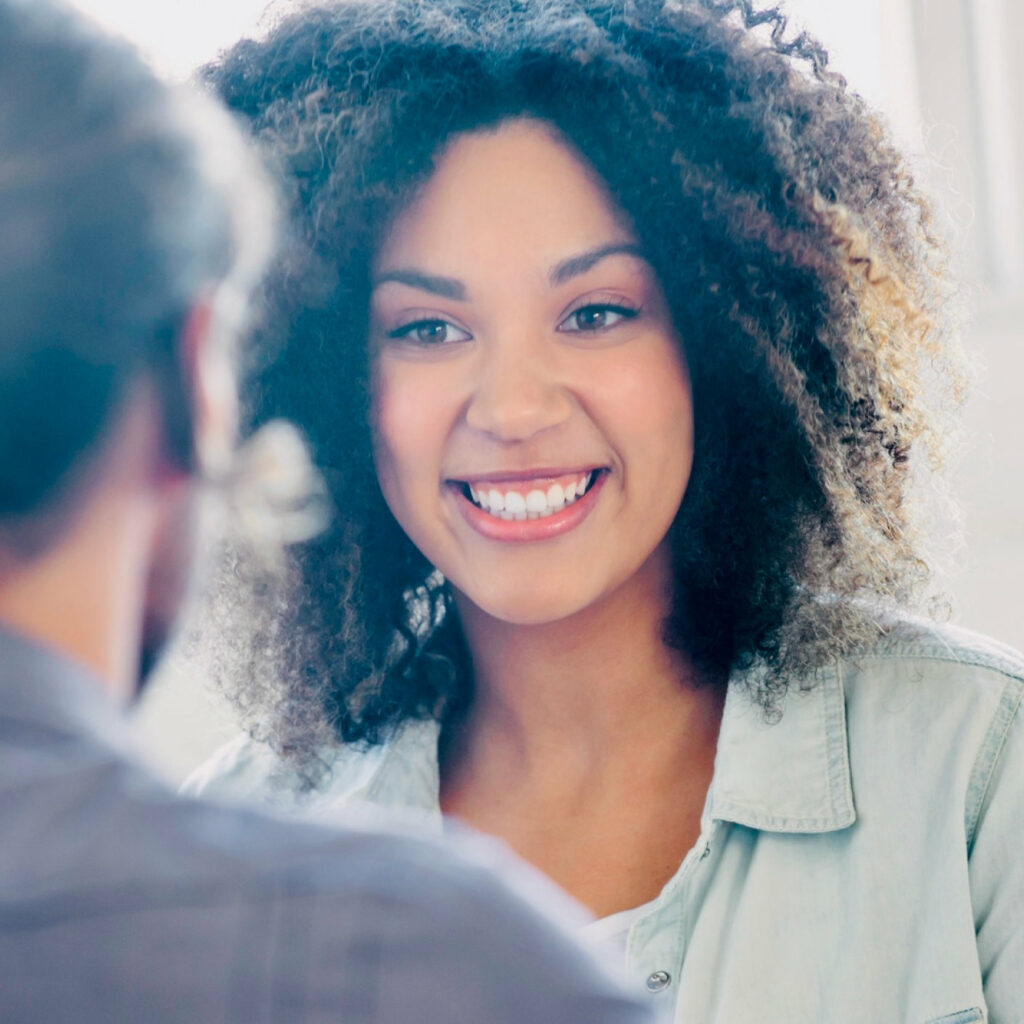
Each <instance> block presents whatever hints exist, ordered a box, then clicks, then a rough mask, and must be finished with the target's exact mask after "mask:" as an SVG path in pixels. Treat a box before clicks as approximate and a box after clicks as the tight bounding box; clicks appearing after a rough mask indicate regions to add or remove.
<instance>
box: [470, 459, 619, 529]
mask: <svg viewBox="0 0 1024 1024" xmlns="http://www.w3.org/2000/svg"><path fill="white" fill-rule="evenodd" d="M606 475H607V474H606V473H604V472H603V471H601V470H599V469H591V470H584V471H576V472H572V473H562V474H557V475H556V474H549V473H537V474H536V475H532V476H531V477H529V478H526V477H524V478H521V479H515V480H510V479H508V478H504V479H494V480H486V479H483V478H477V479H474V480H472V481H466V480H452V481H450V486H451V487H452V489H453V491H454V493H455V495H456V501H457V503H458V506H459V511H460V512H462V515H463V517H464V518H465V519H466V520H467V522H468V523H469V524H470V525H471V526H472V527H474V529H476V530H477V531H478V532H479V533H482V534H483V535H484V536H485V537H487V538H489V539H491V540H513V541H528V540H545V539H547V538H549V537H554V536H557V535H559V534H561V533H564V532H566V531H567V530H571V529H573V528H574V527H575V526H577V525H578V524H579V523H580V522H582V521H583V519H585V518H586V516H587V514H588V513H589V511H590V509H591V508H592V507H593V504H594V501H595V500H596V497H597V492H598V491H599V490H600V489H601V485H602V484H603V482H604V478H605V476H606Z"/></svg>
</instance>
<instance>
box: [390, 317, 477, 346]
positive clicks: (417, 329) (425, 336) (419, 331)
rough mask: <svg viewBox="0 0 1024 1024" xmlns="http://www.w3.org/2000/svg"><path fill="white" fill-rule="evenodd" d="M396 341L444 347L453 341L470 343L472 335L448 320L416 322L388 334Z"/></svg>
mask: <svg viewBox="0 0 1024 1024" xmlns="http://www.w3.org/2000/svg"><path fill="white" fill-rule="evenodd" d="M388 337H389V338H391V339H392V340H394V341H411V342H413V343H414V344H416V345H424V346H427V347H429V346H431V345H444V344H448V343H450V342H453V341H469V340H471V338H472V335H471V334H470V333H469V332H468V331H464V330H463V329H462V328H461V327H456V326H455V325H454V324H450V323H448V321H447V320H414V321H413V322H412V323H408V324H403V325H402V326H401V327H397V328H395V330H393V331H389V332H388Z"/></svg>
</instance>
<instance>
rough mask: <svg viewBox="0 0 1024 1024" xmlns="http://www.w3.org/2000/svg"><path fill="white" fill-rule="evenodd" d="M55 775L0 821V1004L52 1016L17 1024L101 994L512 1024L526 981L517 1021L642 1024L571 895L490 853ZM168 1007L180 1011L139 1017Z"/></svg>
mask: <svg viewBox="0 0 1024 1024" xmlns="http://www.w3.org/2000/svg"><path fill="white" fill-rule="evenodd" d="M50 767H51V769H52V768H53V765H52V764H51V766H50ZM67 767H68V769H69V770H68V773H67V774H68V778H67V779H64V780H58V779H57V778H56V775H55V773H54V771H52V770H50V771H49V772H48V773H47V778H46V779H45V780H41V781H40V783H39V784H38V785H35V786H33V787H30V788H31V790H32V791H31V792H29V790H28V789H26V791H25V793H24V794H23V804H24V806H23V807H22V813H21V816H20V820H15V819H17V818H18V815H17V814H15V815H14V817H11V816H9V815H8V814H7V812H6V811H5V810H4V808H3V807H2V806H0V833H3V834H4V837H5V839H4V842H5V845H7V842H6V841H7V839H8V838H12V837H15V838H16V839H17V843H18V844H19V845H20V846H21V849H22V852H21V854H20V855H13V854H11V852H10V850H8V851H6V852H5V854H4V857H3V859H4V862H5V864H6V867H9V868H10V869H11V870H10V871H9V872H7V871H6V868H5V874H4V878H3V882H2V884H0V991H2V992H3V993H4V996H5V998H7V997H8V996H10V997H11V998H14V996H13V995H12V994H16V993H19V992H20V993H21V996H19V998H22V997H23V1000H22V1002H21V1003H15V1004H14V1005H23V1006H28V1005H30V1003H31V1005H33V1006H34V1007H35V1008H36V1009H35V1010H34V1011H33V1012H37V1011H38V1010H39V1008H40V1007H42V1008H43V1010H45V1011H46V1012H45V1013H44V1014H43V1016H41V1017H34V1018H31V1017H25V1018H24V1019H26V1020H27V1019H44V1018H45V1019H48V1020H55V1021H57V1020H73V1019H82V1018H76V1017H75V1016H74V1012H73V1009H74V1007H75V1006H76V1005H77V1006H78V1007H79V1010H81V1009H82V1008H83V1006H84V1004H82V1003H80V1002H79V1003H76V999H80V998H81V993H82V992H85V991H86V990H87V989H88V987H89V984H91V982H90V981H89V979H90V978H95V977H102V976H106V977H107V978H108V979H112V980H110V984H111V985H113V986H114V987H115V990H116V998H115V997H114V995H112V994H111V993H108V994H107V995H105V996H104V998H103V999H102V1000H100V1002H101V1003H102V1005H104V1006H109V1007H114V1006H123V1007H132V1008H134V1010H135V1011H137V1015H136V1017H135V1018H133V1017H132V1015H131V1013H129V1012H127V1011H126V1012H125V1014H123V1015H118V1013H114V1014H113V1016H112V1017H111V1018H110V1019H113V1020H127V1019H148V1020H154V1021H163V1020H179V1019H189V1018H190V1017H192V1018H194V1019H209V1014H210V1012H211V1007H215V1006H218V1005H221V1006H222V1005H223V1001H224V1000H226V999H230V998H233V997H234V996H238V997H239V998H242V999H243V1002H244V1000H245V999H247V998H251V999H252V1000H253V1007H254V1008H253V1012H252V1016H251V1017H246V1016H245V1014H244V1013H243V1014H242V1015H241V1016H238V1018H237V1019H262V1014H263V1009H260V1008H259V1007H264V1006H265V1004H264V1002H261V1000H263V999H264V996H266V998H267V999H271V998H272V995H273V994H272V993H271V995H267V993H268V992H270V989H271V988H273V986H274V985H275V984H277V983H278V982H279V983H280V984H282V985H284V986H285V989H284V990H282V991H286V990H287V992H289V993H290V994H288V995H287V998H286V1003H287V999H292V1000H294V1005H293V1004H292V1003H287V1006H288V1007H290V1008H291V1009H292V1010H294V1012H295V1013H296V1014H297V1015H300V1016H301V1015H304V1014H305V1015H308V1016H303V1019H310V1020H321V1019H323V1020H327V1019H335V1018H337V1019H345V1015H346V1012H351V1013H353V1014H355V1007H356V1005H357V1004H359V1005H362V1004H361V1003H360V1000H362V1002H363V1003H365V1001H366V1000H367V999H369V1000H373V1001H376V1002H377V1003H379V1004H380V1007H381V1009H380V1010H379V1012H378V1015H377V1016H376V1017H375V1019H379V1020H382V1021H384V1020H396V1021H398V1020H410V1019H421V1020H424V1021H435V1020H436V1021H440V1020H451V1021H457V1020H458V1021H461V1020H466V1021H467V1022H468V1021H470V1020H473V1021H478V1020H495V1021H498V1020H506V1019H507V1020H511V1019H519V1015H518V1013H515V1012H513V1008H514V1007H516V1005H517V999H516V995H515V989H516V987H517V986H518V985H520V983H521V981H522V980H523V979H528V980H529V982H530V984H531V985H532V986H534V988H535V994H534V995H533V996H531V997H530V998H531V1000H532V1004H531V1005H532V1009H531V1013H534V1014H535V1015H534V1016H529V1019H537V1020H541V1019H543V1020H551V1021H552V1022H554V1021H555V1020H576V1019H580V1018H579V1017H578V1015H575V1014H576V1011H575V1010H573V999H574V998H575V997H579V998H580V999H583V1000H584V1001H585V1000H586V999H587V998H589V997H593V998H597V1000H598V1002H599V1003H601V1004H603V1006H604V1007H605V1009H602V1011H601V1014H599V1019H601V1020H615V1019H621V1020H623V1021H625V1020H641V1019H646V1018H644V1017H643V1015H642V1014H640V1013H639V1011H638V1010H637V1008H636V1007H635V1006H634V1005H633V1004H632V1003H631V1001H630V1000H629V999H627V998H626V997H624V996H623V995H622V992H621V990H620V989H619V988H618V987H617V986H616V985H615V984H614V982H613V981H612V980H611V979H610V978H609V977H608V976H606V975H605V974H604V973H603V972H602V971H601V970H600V969H599V968H598V967H597V966H596V965H595V964H594V963H592V962H591V961H590V959H589V958H588V957H587V955H586V954H585V953H584V952H583V951H582V950H580V949H579V948H578V947H577V946H576V944H575V942H574V941H573V940H572V939H571V938H570V936H569V935H568V932H567V929H566V923H567V922H568V921H570V920H571V917H572V911H571V910H570V909H569V904H568V903H567V902H564V897H559V896H558V895H557V894H556V893H555V892H554V890H553V888H552V887H551V886H550V884H549V883H545V882H544V881H543V880H541V879H540V878H539V877H538V876H536V875H535V874H534V873H532V872H530V871H528V870H527V869H526V868H524V867H522V866H521V865H518V864H517V863H515V862H514V861H513V860H512V859H511V858H510V857H509V856H508V855H506V854H505V853H504V852H502V851H501V850H500V849H498V847H497V844H495V843H493V842H491V841H486V840H482V839H478V838H475V837H474V838H469V837H458V838H457V839H454V840H453V839H451V838H441V837H429V836H420V835H414V834H412V832H411V831H410V829H409V827H408V825H407V824H405V823H402V822H398V823H396V824H394V825H393V826H388V825H386V824H385V823H383V822H382V820H381V819H380V817H379V815H378V816H374V818H373V819H372V821H360V820H359V818H358V816H357V815H355V814H353V815H350V816H349V819H348V823H347V825H346V827H345V828H326V827H321V826H317V825H314V824H306V823H301V822H296V821H294V820H285V819H275V818H273V817H269V816H266V815H263V814H261V813H257V812H255V811H249V810H246V809H241V808H232V807H227V806H220V805H216V804H209V803H206V802H204V801H198V800H192V799H179V798H176V797H175V796H174V795H173V794H172V793H170V792H169V791H167V790H166V789H165V788H164V787H163V786H162V785H160V784H158V783H156V782H154V780H152V779H151V778H150V777H149V776H148V775H147V774H146V773H145V772H144V771H142V770H140V769H139V768H138V767H137V766H135V765H133V764H131V763H126V762H124V761H122V760H120V759H119V758H117V757H111V758H109V759H107V760H103V759H93V760H92V761H91V762H90V763H88V764H84V763H77V764H75V765H74V766H72V765H70V764H69V765H68V766H67ZM559 906H562V907H563V911H562V912H559V911H558V909H557V908H558V907H559ZM44 965H45V966H44ZM431 972H433V974H431ZM510 972H511V973H510ZM442 974H444V975H446V976H447V978H448V981H450V983H451V986H454V988H455V989H457V990H459V992H460V993H461V994H460V995H458V997H457V998H456V997H455V996H452V995H451V993H448V994H447V995H446V994H444V993H446V992H448V987H449V986H448V983H447V982H445V983H439V981H438V979H439V977H440V976H441V975H442ZM388 978H393V979H394V984H395V986H397V987H395V988H392V987H389V985H388ZM274 979H276V981H275V980H274ZM300 981H301V983H300ZM246 993H248V995H246ZM279 994H280V993H279ZM442 997H443V998H442ZM274 998H276V997H274ZM282 998H285V997H284V996H282ZM450 999H454V1003H453V1004H452V1006H453V1010H452V1015H451V1016H448V1015H447V1014H446V1011H445V1005H447V1003H448V1001H449V1000H450ZM174 1000H177V1002H176V1003H175V1002H174ZM311 1000H312V1001H314V1002H317V1005H318V1006H319V1007H320V1009H319V1011H318V1012H313V1011H312V1010H311V1009H310V1006H311V1005H312V1003H311V1002H310V1001H311ZM417 1000H419V1001H420V1005H419V1006H417ZM161 1001H170V1002H168V1003H167V1005H168V1006H174V1007H175V1009H174V1012H173V1013H171V1012H170V1011H168V1013H167V1014H166V1015H165V1016H161V1015H160V1012H158V1011H157V1010H155V1009H154V1010H151V1011H150V1012H144V1011H145V1009H146V1005H150V1004H151V1005H152V1006H153V1007H159V1006H160V1005H162V1003H161ZM391 1003H394V1006H393V1007H392V1008H391V1009H388V1008H387V1007H388V1006H390V1004H391ZM459 1007H462V1008H463V1009H459ZM615 1007H619V1008H620V1009H621V1012H622V1015H621V1017H619V1016H617V1015H615V1014H613V1012H612V1011H613V1010H614V1008H615ZM463 1010H464V1011H465V1012H463ZM47 1014H49V1015H47ZM86 1015H88V1014H86ZM285 1015H286V1016H287V1014H285ZM12 1019H19V1018H18V1016H17V1015H16V1014H15V1016H14V1017H13V1018H12Z"/></svg>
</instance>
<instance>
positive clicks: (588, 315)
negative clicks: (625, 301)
mask: <svg viewBox="0 0 1024 1024" xmlns="http://www.w3.org/2000/svg"><path fill="white" fill-rule="evenodd" d="M638 312H639V311H638V310H635V309H630V307H629V306H610V305H596V304H595V305H591V306H581V307H580V308H579V309H576V310H573V312H572V313H570V314H569V315H568V316H567V317H566V318H565V319H564V320H563V321H562V322H561V323H560V324H559V325H558V329H559V330H560V331H571V332H576V331H603V330H605V329H606V328H608V327H614V326H615V324H617V323H620V322H621V321H623V320H632V319H633V318H634V317H635V316H636V315H637V313H638Z"/></svg>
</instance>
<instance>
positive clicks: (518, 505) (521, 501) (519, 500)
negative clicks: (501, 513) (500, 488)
mask: <svg viewBox="0 0 1024 1024" xmlns="http://www.w3.org/2000/svg"><path fill="white" fill-rule="evenodd" d="M505 509H506V511H508V512H511V513H512V514H513V515H515V516H518V515H519V513H520V512H523V513H525V512H526V499H525V498H524V497H523V496H522V495H521V494H520V493H519V492H518V491H509V492H508V493H507V494H506V495H505Z"/></svg>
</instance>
